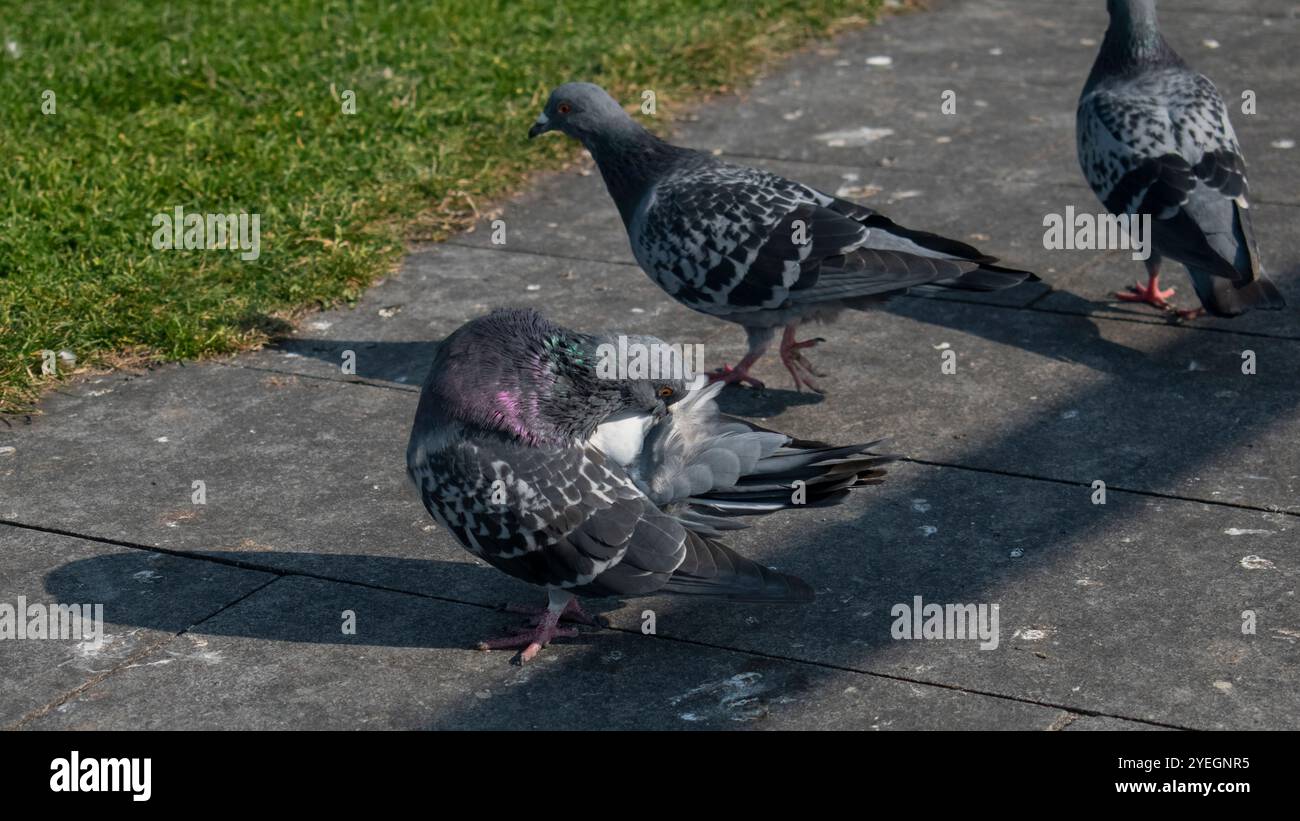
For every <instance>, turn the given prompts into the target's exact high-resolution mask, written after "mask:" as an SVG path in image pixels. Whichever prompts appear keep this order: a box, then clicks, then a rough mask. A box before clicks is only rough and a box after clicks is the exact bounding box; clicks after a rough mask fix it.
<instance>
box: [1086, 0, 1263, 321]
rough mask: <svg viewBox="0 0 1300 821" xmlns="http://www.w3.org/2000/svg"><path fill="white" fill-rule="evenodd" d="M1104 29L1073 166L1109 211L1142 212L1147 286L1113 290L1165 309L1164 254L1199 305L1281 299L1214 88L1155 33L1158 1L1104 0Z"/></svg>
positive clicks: (1243, 305) (1238, 306)
mask: <svg viewBox="0 0 1300 821" xmlns="http://www.w3.org/2000/svg"><path fill="white" fill-rule="evenodd" d="M1106 6H1107V10H1108V11H1109V13H1110V27H1109V28H1108V29H1106V38H1105V40H1104V41H1102V44H1101V51H1100V52H1099V53H1098V54H1097V60H1096V62H1095V63H1093V66H1092V73H1091V74H1089V75H1088V82H1087V84H1086V85H1084V87H1083V93H1082V94H1081V95H1080V97H1079V111H1078V122H1077V129H1076V132H1077V139H1078V148H1079V165H1080V167H1082V168H1083V174H1084V176H1085V177H1087V178H1088V184H1089V185H1090V186H1092V190H1093V191H1094V192H1095V193H1096V194H1097V197H1098V198H1099V199H1100V200H1101V201H1102V203H1103V204H1104V205H1105V206H1106V209H1107V210H1108V211H1110V212H1111V213H1112V214H1149V215H1150V216H1151V232H1152V237H1151V239H1152V253H1151V257H1150V258H1149V259H1148V260H1146V269H1147V275H1148V280H1149V281H1148V283H1147V285H1146V286H1143V285H1141V284H1138V285H1134V286H1132V287H1130V289H1129V290H1128V291H1127V292H1120V293H1118V294H1116V295H1115V296H1116V297H1118V298H1119V299H1122V300H1126V301H1129V302H1146V303H1150V304H1151V305H1154V306H1156V307H1157V308H1161V309H1163V310H1173V307H1172V306H1171V305H1170V304H1169V303H1168V302H1166V301H1165V300H1167V299H1168V298H1169V297H1171V296H1173V294H1174V291H1173V289H1172V288H1171V289H1169V290H1165V291H1162V290H1160V263H1161V262H1162V260H1163V258H1165V257H1168V258H1169V259H1172V260H1175V261H1177V262H1181V263H1182V264H1183V265H1185V266H1186V267H1187V272H1188V273H1189V274H1191V277H1192V284H1193V285H1194V286H1195V287H1196V295H1197V296H1199V297H1200V299H1201V304H1202V305H1203V306H1204V307H1203V308H1197V309H1193V310H1183V311H1178V312H1177V313H1178V315H1179V316H1181V317H1183V318H1191V317H1195V316H1199V315H1200V314H1202V313H1204V312H1205V311H1206V310H1208V311H1209V312H1210V313H1212V314H1214V315H1215V316H1237V315H1238V314H1241V313H1244V312H1246V311H1248V310H1250V309H1251V308H1270V309H1277V308H1283V307H1285V306H1286V303H1285V301H1284V300H1283V299H1282V295H1281V294H1280V293H1279V292H1278V290H1277V287H1276V286H1275V285H1274V284H1273V283H1272V282H1271V281H1270V280H1269V279H1268V277H1266V276H1265V275H1264V269H1263V266H1262V264H1261V263H1260V259H1259V247H1258V245H1257V244H1256V242H1255V232H1254V230H1253V229H1252V228H1251V223H1250V203H1249V201H1248V200H1247V198H1246V160H1245V159H1244V158H1243V157H1242V155H1241V148H1240V147H1239V146H1238V145H1237V136H1236V134H1235V133H1234V132H1233V130H1232V123H1231V122H1230V121H1229V120H1228V109H1227V106H1225V105H1224V103H1223V98H1222V97H1220V96H1219V92H1218V90H1217V89H1215V87H1214V83H1211V82H1210V81H1209V79H1207V78H1206V77H1205V76H1204V75H1201V74H1197V73H1196V72H1195V71H1193V70H1191V69H1190V68H1188V66H1187V64H1186V63H1184V62H1183V61H1182V58H1180V57H1179V56H1178V55H1177V54H1176V53H1175V52H1174V50H1173V49H1172V48H1170V46H1169V44H1168V43H1167V42H1165V38H1164V37H1163V36H1162V35H1161V33H1160V28H1159V25H1158V24H1157V21H1156V5H1155V0H1108V2H1107V4H1106Z"/></svg>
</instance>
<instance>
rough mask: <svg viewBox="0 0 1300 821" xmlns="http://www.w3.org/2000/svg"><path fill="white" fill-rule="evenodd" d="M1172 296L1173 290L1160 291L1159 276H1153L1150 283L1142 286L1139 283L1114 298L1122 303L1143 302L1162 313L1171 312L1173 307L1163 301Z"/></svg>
mask: <svg viewBox="0 0 1300 821" xmlns="http://www.w3.org/2000/svg"><path fill="white" fill-rule="evenodd" d="M1173 295H1174V289H1173V288H1170V289H1168V290H1166V291H1162V290H1160V275H1159V274H1155V275H1153V276H1152V277H1151V279H1150V281H1149V282H1148V283H1147V284H1146V285H1145V286H1144V285H1142V284H1141V283H1137V284H1135V285H1130V286H1128V290H1127V291H1120V292H1118V293H1116V294H1115V298H1116V299H1118V300H1120V301H1122V302H1145V303H1146V304H1148V305H1154V306H1155V307H1157V308H1159V309H1160V310H1162V311H1172V310H1173V309H1174V306H1172V305H1170V304H1169V303H1168V302H1166V301H1165V300H1167V299H1169V297H1171V296H1173Z"/></svg>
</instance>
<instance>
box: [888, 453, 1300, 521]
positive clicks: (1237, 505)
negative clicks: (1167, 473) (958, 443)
mask: <svg viewBox="0 0 1300 821" xmlns="http://www.w3.org/2000/svg"><path fill="white" fill-rule="evenodd" d="M895 458H896V460H897V461H899V462H911V463H912V464H915V465H925V466H926V467H934V468H952V469H953V470H965V471H968V472H971V473H988V474H992V475H995V476H1005V477H1007V478H1009V479H1025V480H1029V481H1034V482H1051V483H1053V484H1057V485H1070V486H1071V487H1082V488H1091V487H1092V483H1091V482H1085V481H1079V480H1076V479H1059V478H1056V477H1053V476H1038V475H1036V474H1033V473H1018V472H1016V471H1011V470H1001V469H999V468H987V467H972V466H970V465H958V464H955V463H952V462H936V461H932V460H928V459H917V458H914V457H911V456H898V457H895ZM1106 492H1107V493H1129V494H1132V495H1134V496H1148V497H1151V498H1154V499H1168V500H1169V501H1171V502H1187V503H1189V504H1198V505H1214V506H1215V507H1230V508H1233V509H1235V510H1250V511H1257V512H1259V513H1278V514H1282V515H1284V516H1295V517H1297V518H1300V510H1290V509H1287V508H1271V507H1263V506H1260V505H1249V504H1243V503H1242V502H1222V501H1219V500H1217V499H1202V498H1199V497H1196V496H1179V495H1178V494H1176V493H1162V492H1161V491H1158V490H1134V489H1133V488H1128V487H1121V486H1119V485H1112V484H1107V485H1106Z"/></svg>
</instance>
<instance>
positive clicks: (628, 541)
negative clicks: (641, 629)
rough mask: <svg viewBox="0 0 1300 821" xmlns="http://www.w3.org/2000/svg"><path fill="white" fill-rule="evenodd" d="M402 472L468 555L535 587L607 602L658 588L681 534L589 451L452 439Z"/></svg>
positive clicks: (676, 561)
mask: <svg viewBox="0 0 1300 821" xmlns="http://www.w3.org/2000/svg"><path fill="white" fill-rule="evenodd" d="M412 453H413V457H411V459H410V461H409V463H408V468H409V471H410V475H411V478H412V480H413V481H414V482H415V483H416V485H417V487H418V488H419V490H420V496H421V499H422V500H423V502H424V505H425V507H426V508H427V509H428V510H429V513H430V514H432V515H433V517H434V519H436V520H437V521H438V522H439V523H440V524H442V525H443V526H445V527H446V528H447V529H448V530H450V531H451V532H452V534H453V535H454V536H455V537H456V539H457V540H458V541H459V542H460V543H461V544H462V545H464V546H465V547H466V548H467V549H468V550H469V551H470V552H472V553H474V554H475V555H477V556H480V557H481V558H483V559H484V560H485V561H487V562H488V563H490V564H492V565H493V566H495V567H497V568H499V569H501V570H503V571H505V572H507V573H509V574H510V575H512V576H515V577H517V578H520V579H523V580H524V581H527V582H530V583H532V584H537V585H549V586H555V587H562V588H566V589H573V590H574V591H575V592H581V593H588V594H597V595H611V594H635V593H645V592H650V591H652V590H655V589H658V588H659V587H662V586H663V584H664V583H665V582H666V581H667V580H668V578H669V577H670V575H671V574H672V572H673V570H675V569H676V568H677V567H678V566H680V565H681V563H682V562H683V560H684V559H685V557H686V546H685V543H686V539H687V534H686V532H685V530H684V528H682V526H681V525H680V524H678V523H677V522H675V521H674V520H673V519H672V518H671V517H669V516H666V515H664V514H663V513H662V512H661V511H660V510H659V509H658V508H657V507H655V505H654V504H653V503H652V502H650V501H649V500H648V499H647V498H646V497H645V495H644V494H642V493H641V491H640V490H638V489H637V487H636V485H635V484H634V483H633V482H632V481H631V480H630V479H628V477H627V476H626V474H625V473H624V472H623V470H622V469H621V468H619V467H618V466H617V465H615V464H613V463H612V462H610V461H609V460H607V459H606V458H605V457H604V455H603V454H601V453H600V451H598V450H595V449H594V448H582V447H571V448H564V449H558V450H553V451H547V450H542V449H538V448H530V447H524V446H522V445H519V444H517V443H514V442H509V441H505V440H500V439H489V438H478V439H474V438H470V439H461V440H459V441H457V442H455V443H454V444H450V445H449V446H447V447H444V448H442V449H439V450H436V451H434V452H432V453H427V452H425V451H424V450H422V449H419V448H415V449H413V450H412Z"/></svg>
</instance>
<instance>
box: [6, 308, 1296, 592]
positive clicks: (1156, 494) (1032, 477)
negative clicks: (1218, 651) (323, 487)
mask: <svg viewBox="0 0 1300 821" xmlns="http://www.w3.org/2000/svg"><path fill="white" fill-rule="evenodd" d="M953 301H959V300H953ZM969 304H974V305H982V304H985V303H969ZM993 307H999V308H1000V307H1004V306H1001V305H997V306H993ZM1069 315H1070V316H1077V314H1069ZM1116 321H1119V320H1116ZM219 364H221V366H222V367H227V368H240V369H244V370H250V371H259V372H262V373H274V374H277V375H280V376H301V377H303V378H305V379H312V380H316V381H319V382H331V383H334V384H340V385H361V386H364V387H367V388H380V389H382V390H391V391H398V392H400V393H416V392H418V391H419V389H418V388H415V387H413V386H408V385H389V384H384V383H381V382H371V381H363V380H357V379H339V378H337V377H333V376H320V375H318V374H300V373H296V372H294V371H284V370H278V369H275V368H268V367H264V366H260V365H241V364H238V363H234V362H222V363H219ZM897 458H898V461H900V462H911V463H912V464H916V465H925V466H927V467H935V468H951V469H953V470H965V471H969V472H972V473H987V474H992V475H997V476H1005V477H1007V478H1010V479H1024V480H1027V481H1034V482H1051V483H1053V484H1061V485H1070V486H1072V487H1091V486H1092V485H1091V484H1090V483H1088V482H1083V481H1079V480H1076V479H1062V478H1059V477H1055V476H1041V475H1038V474H1033V473H1019V472H1016V471H1009V470H1001V469H999V468H990V467H976V466H973V465H960V464H957V463H955V462H938V461H934V460H930V459H922V458H918V457H913V456H899V457H897ZM1106 489H1107V490H1108V491H1111V490H1113V491H1115V492H1117V493H1131V494H1133V495H1136V496H1148V497H1151V498H1156V499H1168V500H1170V501H1176V502H1187V503H1190V504H1203V505H1214V506H1216V507H1229V508H1234V509H1237V510H1250V511H1258V512H1260V513H1281V514H1284V515H1287V516H1296V517H1300V510H1290V509H1287V508H1277V509H1273V508H1268V507H1262V506H1260V505H1248V504H1242V503H1240V502H1223V501H1219V500H1217V499H1203V498H1200V497H1197V496H1180V495H1178V494H1174V493H1162V492H1160V491H1156V490H1136V489H1134V488H1126V487H1121V486H1117V485H1107V486H1106ZM0 524H7V525H13V526H14V527H25V528H29V529H34V530H44V531H46V532H49V533H54V534H57V535H63V536H71V537H73V538H78V539H94V540H96V541H105V542H108V543H110V544H115V543H116V542H113V541H112V540H111V539H108V538H107V537H99V536H88V535H85V534H81V533H75V532H71V531H61V530H57V529H54V528H48V529H47V528H44V527H43V526H41V525H33V524H29V523H26V522H19V521H17V520H14V519H4V518H0ZM121 546H123V547H135V548H138V549H142V550H158V551H162V552H171V551H168V550H167V549H166V548H157V547H150V546H148V545H141V544H137V543H131V542H122V543H121ZM174 555H178V556H186V557H189V558H193V557H192V556H190V554H188V553H186V552H184V551H175V552H174ZM238 566H241V567H242V565H238ZM245 569H249V570H268V568H264V567H261V566H248V567H246V568H245ZM268 572H273V571H269V570H268ZM320 578H323V579H328V578H329V577H327V576H321V577H320Z"/></svg>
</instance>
